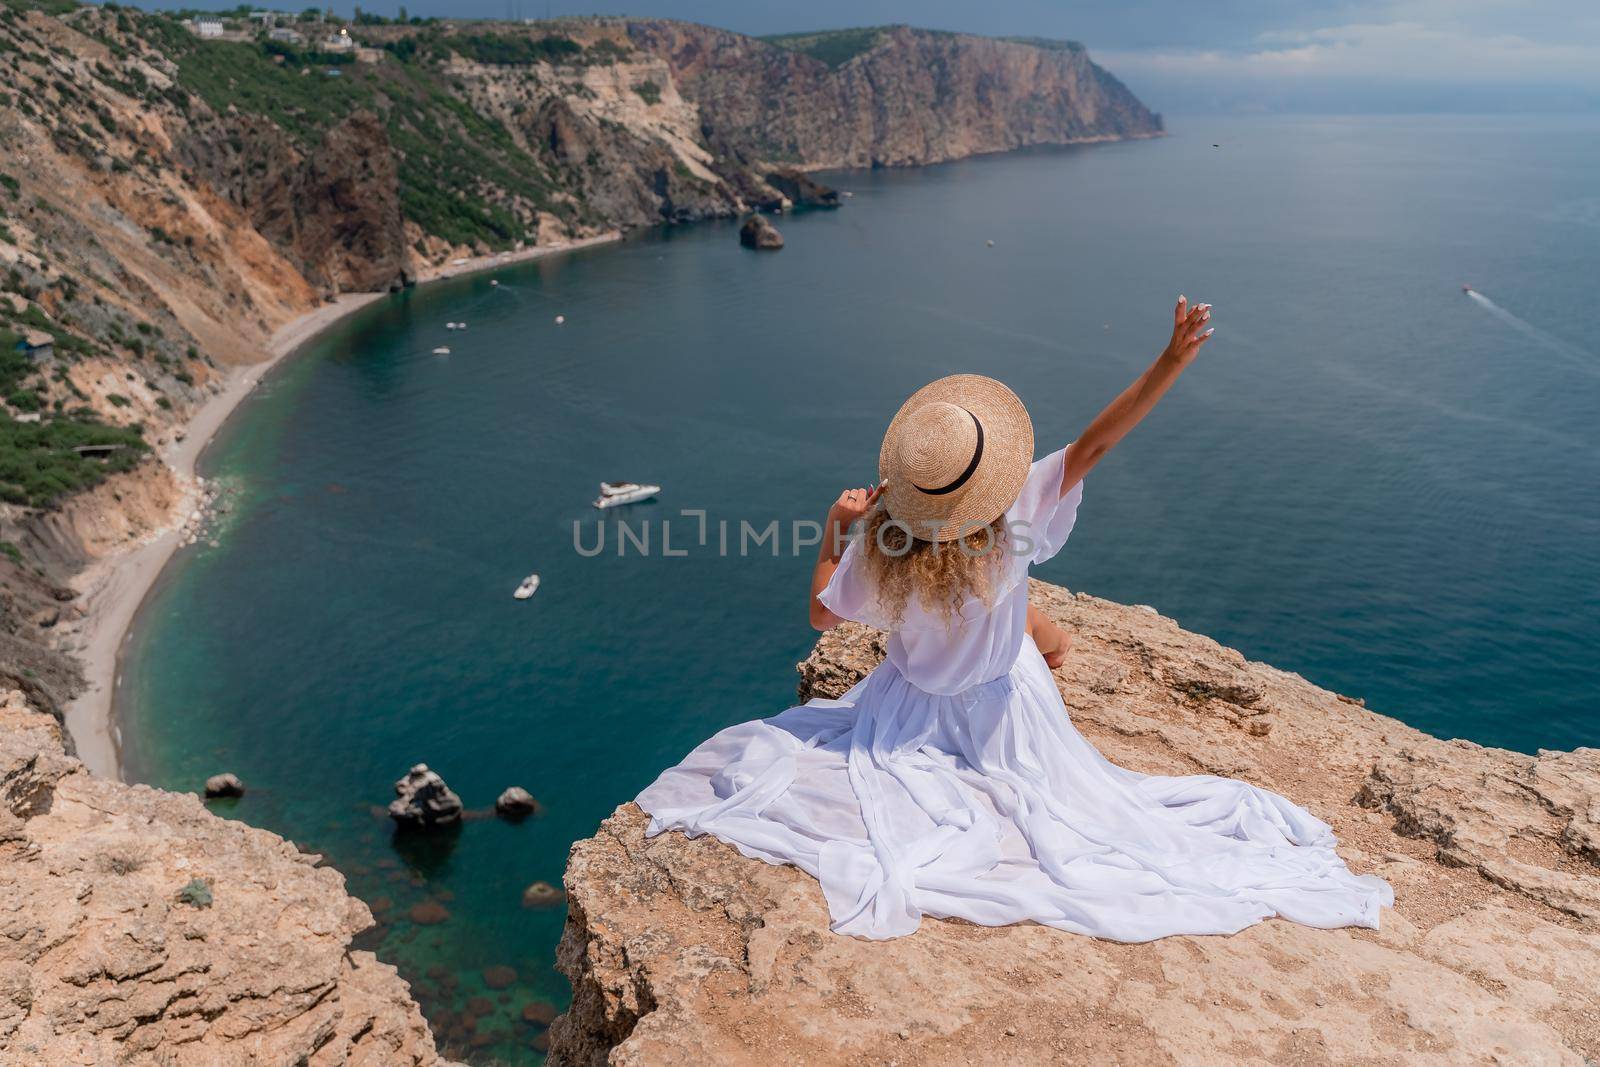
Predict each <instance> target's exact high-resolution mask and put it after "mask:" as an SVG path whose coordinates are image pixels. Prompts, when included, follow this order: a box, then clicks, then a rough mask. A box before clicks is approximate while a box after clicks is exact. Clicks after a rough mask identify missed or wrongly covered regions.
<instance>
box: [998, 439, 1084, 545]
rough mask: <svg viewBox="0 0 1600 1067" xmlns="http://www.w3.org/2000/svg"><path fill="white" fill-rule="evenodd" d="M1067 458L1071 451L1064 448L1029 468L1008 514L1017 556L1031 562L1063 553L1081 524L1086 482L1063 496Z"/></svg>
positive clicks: (1079, 483) (1012, 541) (1009, 532)
mask: <svg viewBox="0 0 1600 1067" xmlns="http://www.w3.org/2000/svg"><path fill="white" fill-rule="evenodd" d="M1068 447H1070V446H1068ZM1066 457H1067V450H1066V449H1065V448H1063V449H1061V450H1060V451H1058V452H1052V453H1050V455H1048V456H1046V457H1044V458H1043V459H1041V460H1039V461H1038V462H1036V463H1035V464H1034V465H1033V466H1032V467H1031V468H1029V470H1028V480H1027V481H1026V482H1025V483H1023V486H1022V492H1021V494H1019V495H1018V497H1017V502H1016V503H1015V504H1012V505H1011V508H1010V510H1008V511H1007V512H1006V522H1007V536H1008V537H1010V538H1011V543H1012V544H1013V545H1014V546H1015V549H1014V550H1015V551H1016V552H1017V554H1018V555H1019V556H1020V557H1021V558H1022V559H1024V560H1026V561H1027V562H1028V563H1043V562H1044V561H1045V560H1047V559H1049V558H1050V557H1052V556H1054V555H1055V554H1056V553H1057V552H1059V551H1061V546H1063V545H1065V544H1066V543H1067V536H1068V535H1069V534H1071V533H1072V527H1073V524H1074V523H1076V522H1077V521H1078V505H1079V504H1080V503H1082V501H1083V482H1082V481H1081V480H1080V481H1079V482H1078V484H1077V485H1074V486H1073V487H1072V491H1071V492H1069V493H1067V495H1066V496H1062V495H1061V477H1062V474H1063V472H1064V471H1065V469H1066Z"/></svg>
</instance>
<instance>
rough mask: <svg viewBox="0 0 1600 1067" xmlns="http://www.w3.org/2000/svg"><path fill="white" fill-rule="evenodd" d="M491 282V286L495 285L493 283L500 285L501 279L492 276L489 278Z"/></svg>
mask: <svg viewBox="0 0 1600 1067" xmlns="http://www.w3.org/2000/svg"><path fill="white" fill-rule="evenodd" d="M489 284H490V285H491V286H493V285H499V284H500V279H499V278H490V279H489Z"/></svg>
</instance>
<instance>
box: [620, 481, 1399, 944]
mask: <svg viewBox="0 0 1600 1067" xmlns="http://www.w3.org/2000/svg"><path fill="white" fill-rule="evenodd" d="M1063 456H1064V450H1063V452H1057V453H1055V454H1053V455H1051V456H1048V457H1046V458H1045V459H1042V460H1040V461H1038V462H1037V463H1035V464H1034V465H1033V468H1032V471H1031V472H1030V474H1029V477H1028V482H1027V484H1026V486H1025V487H1024V489H1023V491H1022V494H1021V496H1020V497H1019V498H1018V500H1017V502H1016V504H1014V505H1013V506H1012V508H1011V509H1010V510H1009V511H1008V512H1007V517H1008V519H1009V521H1010V524H1011V527H1012V529H1013V538H1012V544H1013V547H1014V548H1017V547H1021V548H1024V549H1026V550H1025V551H1021V552H1017V553H1015V554H1008V556H1007V557H1006V559H1007V562H1006V563H1005V564H1004V568H1005V569H1004V572H1003V576H1002V577H1003V580H1002V581H1001V582H1000V584H999V588H1000V594H999V596H998V597H995V598H992V600H991V606H987V607H986V606H985V605H984V604H983V603H981V602H978V601H976V600H972V601H969V602H968V603H967V604H966V605H965V606H964V607H963V610H962V612H961V613H960V619H959V621H956V622H955V623H954V624H950V623H946V622H945V621H944V620H943V619H941V618H940V617H939V616H938V615H937V614H933V613H929V612H925V611H923V610H922V609H921V607H920V605H918V604H917V603H916V602H915V600H916V598H915V597H913V598H912V603H910V604H908V605H907V606H906V610H905V612H904V618H903V620H902V622H901V623H900V624H899V625H898V626H895V627H892V628H891V627H889V626H888V625H886V624H887V622H888V620H887V619H886V617H885V615H884V612H883V610H882V609H881V607H880V606H879V604H878V603H877V598H876V596H875V594H874V591H873V587H872V583H871V581H870V579H869V577H868V574H867V572H866V569H865V566H864V564H863V563H862V561H861V559H860V557H859V555H858V553H857V551H856V546H855V545H852V546H851V547H849V548H848V549H847V550H846V551H845V553H844V556H843V558H842V559H841V560H840V563H839V567H838V569H837V570H836V571H835V572H834V575H833V580H832V581H831V582H830V583H829V585H828V587H827V588H826V589H825V590H824V591H823V592H822V594H821V599H822V602H823V603H824V604H826V605H827V606H828V608H829V609H830V610H832V611H833V612H834V613H835V614H837V615H839V616H840V617H842V618H847V619H854V620H857V621H860V622H865V623H868V624H869V625H874V626H878V627H880V628H883V629H888V630H890V633H889V637H888V642H887V650H888V658H887V659H886V660H885V661H884V662H883V663H882V664H880V665H879V666H878V667H877V668H876V669H875V670H874V671H873V672H872V673H871V674H869V675H867V677H865V678H863V679H862V680H861V681H860V682H859V683H857V684H856V685H855V687H854V688H852V689H851V690H850V691H849V692H847V693H845V694H844V695H843V696H842V697H840V698H839V699H837V700H823V699H818V700H813V701H811V702H810V703H808V704H804V705H801V706H800V707H795V708H790V709H789V710H788V711H785V712H783V713H782V714H781V715H776V716H774V717H772V718H770V719H758V720H755V721H752V722H745V723H740V724H739V725H737V726H730V727H729V728H727V729H726V730H723V731H721V732H720V733H718V734H716V735H715V736H714V737H712V738H711V739H710V740H708V741H706V742H705V743H704V744H702V745H700V746H699V747H698V748H696V749H695V750H694V751H693V752H691V753H689V755H688V757H687V758H685V759H684V761H683V762H682V763H680V764H678V765H677V766H676V767H673V768H672V769H670V770H668V771H666V772H665V773H663V774H662V775H661V777H660V778H658V779H657V780H656V781H655V783H654V784H652V785H651V786H650V787H649V788H647V789H646V790H645V791H644V792H643V793H641V794H639V798H638V799H639V805H640V807H642V808H643V809H644V810H645V811H646V812H648V813H649V814H650V817H651V818H650V826H649V830H648V835H649V836H654V835H656V834H659V833H661V832H663V831H666V830H682V831H683V832H685V833H686V834H688V835H689V836H691V837H694V836H698V835H700V834H713V835H715V836H716V837H719V838H721V839H722V840H723V841H726V842H728V843H729V844H731V845H733V846H734V847H735V848H737V849H738V850H739V851H740V852H742V853H744V854H745V855H746V856H751V857H755V858H757V859H762V860H765V861H766V862H768V863H789V864H793V865H794V866H796V867H799V868H800V869H801V870H803V871H806V872H807V873H808V874H810V875H812V876H813V877H814V878H816V879H817V881H818V882H820V883H821V885H822V892H823V895H824V897H825V898H826V900H827V904H828V910H829V912H830V914H831V917H832V923H831V925H832V928H833V929H834V930H835V931H837V932H839V933H843V934H852V935H856V936H861V937H868V938H890V937H898V936H901V935H903V934H909V933H911V932H912V931H914V930H915V929H916V928H917V926H918V924H919V923H920V922H921V920H922V916H924V915H933V916H938V917H956V918H962V919H966V920H968V921H969V922H973V923H978V924H980V925H984V926H1001V925H1005V924H1008V923H1016V922H1028V921H1032V922H1036V923H1042V924H1044V925H1047V926H1054V927H1058V928H1060V929H1063V930H1071V931H1074V932H1076V933H1081V934H1090V935H1093V936H1096V937H1105V938H1111V939H1114V940H1118V941H1148V940H1152V939H1154V938H1158V937H1166V936H1168V935H1170V934H1227V933H1233V932H1235V931H1238V930H1241V929H1243V928H1245V927H1247V926H1250V925H1251V924H1253V923H1256V922H1259V921H1260V920H1262V919H1265V918H1267V917H1269V916H1273V915H1278V916H1282V917H1283V918H1286V919H1292V920H1294V921H1295V922H1299V923H1304V924H1306V925H1308V926H1317V927H1329V928H1331V927H1339V926H1365V927H1370V928H1373V929H1376V928H1377V926H1378V913H1379V908H1380V907H1382V906H1386V905H1390V904H1392V903H1393V902H1394V895H1393V893H1392V891H1391V890H1390V888H1389V886H1388V884H1387V883H1386V882H1384V881H1383V880H1381V879H1379V878H1374V877H1370V876H1357V875H1354V874H1352V873H1350V871H1349V870H1348V869H1346V867H1345V865H1344V862H1343V861H1342V860H1341V859H1340V858H1339V856H1338V855H1337V854H1336V853H1335V852H1334V843H1335V842H1334V838H1333V833H1332V830H1331V829H1330V828H1329V827H1328V825H1327V824H1326V823H1324V822H1322V821H1321V820H1319V819H1317V818H1316V817H1314V816H1313V815H1311V814H1310V813H1309V812H1307V811H1305V810H1304V809H1303V808H1300V807H1299V806H1297V805H1295V804H1293V803H1291V802H1290V801H1288V800H1286V799H1284V798H1283V797H1281V796H1278V795H1277V794H1275V793H1271V792H1268V791H1267V790H1265V789H1258V788H1256V787H1254V786H1251V785H1248V784H1246V783H1244V782H1238V781H1233V780H1231V779H1227V778H1217V777H1213V776H1210V775H1185V776H1181V777H1162V776H1159V775H1146V774H1138V773H1135V772H1133V771H1129V770H1125V769H1123V768H1121V767H1118V766H1115V765H1114V764H1112V763H1111V762H1109V761H1108V760H1106V759H1105V757H1103V756H1101V755H1100V753H1099V752H1098V751H1096V750H1095V748H1094V747H1093V746H1092V745H1090V744H1089V743H1088V742H1087V741H1085V740H1084V738H1083V737H1082V736H1081V735H1080V734H1079V733H1078V731H1077V730H1076V729H1074V727H1073V725H1072V723H1071V721H1070V720H1069V719H1068V717H1067V714H1066V708H1065V707H1064V706H1063V704H1062V701H1061V695H1060V693H1059V692H1058V691H1057V689H1056V686H1055V682H1054V680H1053V679H1052V677H1051V674H1050V670H1049V668H1048V667H1047V666H1046V665H1045V662H1044V659H1043V657H1041V656H1040V655H1039V651H1038V649H1037V648H1036V647H1035V646H1034V644H1033V641H1032V639H1031V638H1029V637H1028V636H1027V634H1026V632H1025V626H1026V623H1027V611H1028V584H1027V574H1028V568H1029V566H1030V565H1031V564H1033V563H1036V562H1041V561H1043V560H1046V559H1049V558H1050V557H1051V556H1053V555H1055V554H1056V552H1057V551H1058V550H1059V549H1060V548H1061V546H1062V545H1063V544H1064V543H1065V541H1066V539H1067V535H1068V534H1069V533H1070V532H1071V530H1072V526H1073V522H1074V521H1075V519H1076V517H1077V511H1078V503H1079V501H1080V499H1081V498H1082V492H1083V490H1082V486H1081V485H1079V486H1077V487H1074V489H1073V490H1072V492H1071V493H1069V494H1068V495H1067V496H1065V497H1062V496H1061V495H1060V485H1061V474H1062V464H1063Z"/></svg>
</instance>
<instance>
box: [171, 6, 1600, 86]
mask: <svg viewBox="0 0 1600 1067" xmlns="http://www.w3.org/2000/svg"><path fill="white" fill-rule="evenodd" d="M237 2H238V0H210V3H209V4H206V3H205V2H204V0H198V2H197V0H141V3H142V5H143V6H187V7H194V6H217V7H232V6H233V5H234V4H235V3H237ZM400 2H401V0H367V2H366V3H365V4H363V5H362V6H363V8H364V9H365V10H369V11H372V12H373V13H375V14H380V15H394V14H395V13H396V10H397V9H398V7H399V6H400ZM264 6H274V7H277V6H282V7H287V8H299V7H302V6H305V4H304V3H301V2H298V0H275V2H272V3H269V4H266V5H264ZM333 6H334V10H335V11H337V12H340V13H342V14H348V13H349V12H350V10H351V8H350V0H339V2H336V3H335V4H334V5H333ZM405 6H406V8H407V10H408V11H409V13H410V14H412V15H448V16H454V17H483V18H505V17H507V16H508V15H521V16H523V17H542V16H544V15H545V14H546V13H549V14H552V15H577V14H595V13H601V14H625V15H637V16H660V17H669V18H680V19H687V20H690V21H694V22H704V23H708V24H710V25H713V26H722V27H725V28H727V29H732V30H738V31H740V32H742V33H749V34H769V33H785V32H794V31H803V30H816V29H834V28H839V27H844V26H873V25H883V24H886V23H896V22H904V23H910V24H911V25H915V26H926V27H931V28H935V29H948V30H962V31H966V32H971V33H981V34H990V35H996V36H999V35H1030V36H1041V37H1062V38H1071V39H1073V40H1077V41H1082V42H1083V43H1084V44H1086V45H1088V47H1089V50H1090V52H1091V54H1092V55H1093V57H1094V58H1095V59H1096V60H1097V61H1098V62H1100V63H1101V64H1102V65H1103V66H1106V67H1107V68H1109V69H1110V70H1111V71H1112V72H1113V73H1114V74H1116V75H1117V76H1118V77H1120V78H1122V80H1123V81H1125V82H1126V83H1127V84H1128V86H1129V87H1130V88H1131V89H1133V91H1134V92H1135V93H1136V94H1138V95H1139V96H1140V97H1141V98H1142V99H1143V100H1144V101H1145V103H1147V104H1148V105H1149V106H1151V107H1152V108H1154V109H1155V110H1157V111H1162V112H1164V113H1167V114H1186V113H1194V114H1203V113H1215V112H1239V111H1243V112H1250V111H1312V112H1354V113H1365V112H1414V111H1590V112H1593V111H1600V0H1324V2H1314V0H1208V2H1205V3H1193V2H1181V0H1091V2H1077V3H1074V2H1068V0H808V2H807V3H804V4H795V3H792V2H783V3H779V2H774V0H614V2H608V0H454V2H452V0H406V3H405Z"/></svg>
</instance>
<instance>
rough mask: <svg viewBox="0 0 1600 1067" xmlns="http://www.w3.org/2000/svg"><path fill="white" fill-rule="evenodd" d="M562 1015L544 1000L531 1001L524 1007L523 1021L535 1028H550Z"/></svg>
mask: <svg viewBox="0 0 1600 1067" xmlns="http://www.w3.org/2000/svg"><path fill="white" fill-rule="evenodd" d="M560 1014H561V1013H560V1012H558V1011H556V1006H555V1005H554V1004H550V1003H548V1002H546V1001H543V1000H530V1001H528V1003H526V1004H524V1005H523V1006H522V1021H523V1022H525V1023H532V1024H533V1025H535V1026H549V1025H550V1024H551V1023H553V1022H555V1021H556V1016H557V1015H560Z"/></svg>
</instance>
